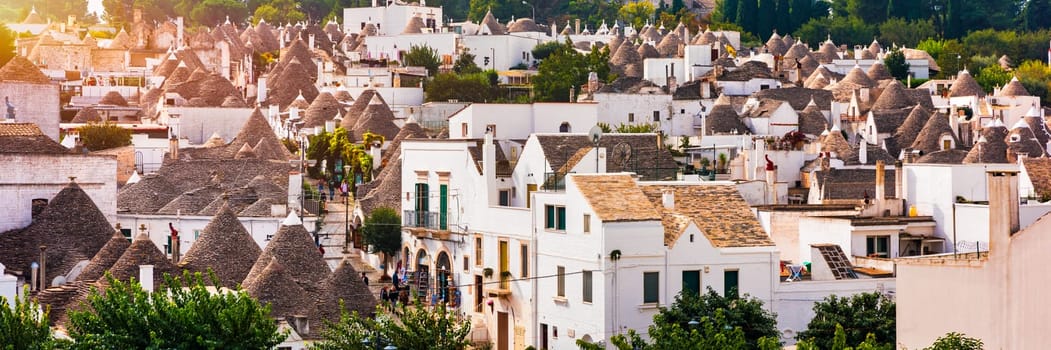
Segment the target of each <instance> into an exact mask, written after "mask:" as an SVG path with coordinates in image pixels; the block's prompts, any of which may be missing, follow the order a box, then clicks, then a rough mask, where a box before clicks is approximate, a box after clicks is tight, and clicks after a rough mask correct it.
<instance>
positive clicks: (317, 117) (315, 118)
mask: <svg viewBox="0 0 1051 350" xmlns="http://www.w3.org/2000/svg"><path fill="white" fill-rule="evenodd" d="M340 108H342V105H340V103H339V101H338V100H336V97H335V96H332V94H331V93H328V92H322V93H321V94H319V95H318V96H317V98H315V99H314V102H311V103H310V107H307V110H306V111H305V112H304V113H303V114H304V119H303V122H304V124H303V127H304V128H313V127H316V126H325V122H327V121H329V120H332V119H333V118H335V117H336V114H339V110H340Z"/></svg>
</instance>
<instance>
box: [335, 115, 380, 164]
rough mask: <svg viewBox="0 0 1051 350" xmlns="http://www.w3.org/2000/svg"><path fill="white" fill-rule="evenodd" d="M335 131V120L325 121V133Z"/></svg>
mask: <svg viewBox="0 0 1051 350" xmlns="http://www.w3.org/2000/svg"><path fill="white" fill-rule="evenodd" d="M333 131H336V121H335V120H326V121H325V132H333ZM376 164H379V163H376Z"/></svg>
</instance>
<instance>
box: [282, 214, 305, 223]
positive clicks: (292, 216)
mask: <svg viewBox="0 0 1051 350" xmlns="http://www.w3.org/2000/svg"><path fill="white" fill-rule="evenodd" d="M302 224H303V221H302V220H299V216H297V215H296V212H291V213H288V217H287V218H285V221H282V222H281V226H296V225H302Z"/></svg>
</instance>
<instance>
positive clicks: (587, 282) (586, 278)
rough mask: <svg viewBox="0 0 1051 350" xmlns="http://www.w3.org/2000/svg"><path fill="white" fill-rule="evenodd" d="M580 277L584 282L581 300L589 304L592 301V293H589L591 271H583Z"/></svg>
mask: <svg viewBox="0 0 1051 350" xmlns="http://www.w3.org/2000/svg"><path fill="white" fill-rule="evenodd" d="M581 275H582V276H583V280H584V298H583V299H584V302H585V303H590V302H591V301H592V293H591V285H592V279H591V278H592V276H591V271H586V270H585V271H584V272H583V273H582V274H581Z"/></svg>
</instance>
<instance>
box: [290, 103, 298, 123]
mask: <svg viewBox="0 0 1051 350" xmlns="http://www.w3.org/2000/svg"><path fill="white" fill-rule="evenodd" d="M288 119H289V120H299V107H296V106H291V107H288Z"/></svg>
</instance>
